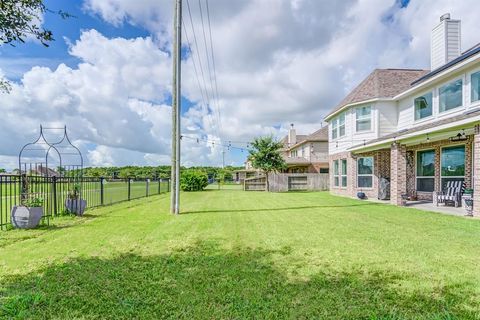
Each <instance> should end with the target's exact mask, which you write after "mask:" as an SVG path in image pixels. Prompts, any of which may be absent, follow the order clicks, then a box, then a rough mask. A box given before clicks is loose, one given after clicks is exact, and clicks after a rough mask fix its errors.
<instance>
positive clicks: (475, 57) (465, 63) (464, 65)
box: [393, 53, 480, 100]
mask: <svg viewBox="0 0 480 320" xmlns="http://www.w3.org/2000/svg"><path fill="white" fill-rule="evenodd" d="M479 57H480V53H478V54H475V55H473V56H471V57H470V58H468V59H466V60H464V61H462V62H460V63H458V64H455V65H453V66H451V67H450V68H448V69H445V70H443V71H442V72H440V73H438V74H436V75H434V76H433V77H431V78H429V79H427V80H425V81H423V82H420V83H419V84H417V85H416V86H414V87H411V88H410V89H408V90H406V91H404V92H402V93H399V94H398V95H396V96H395V97H393V100H400V99H402V98H404V97H406V96H408V95H410V94H411V93H413V92H415V91H417V90H420V89H422V88H424V87H426V86H429V85H431V84H433V83H434V82H436V81H439V80H441V79H442V78H444V77H446V76H449V75H451V74H452V73H453V72H455V71H460V70H461V69H462V68H467V67H469V65H470V64H473V63H475V62H478V61H476V60H479ZM433 71H435V70H433Z"/></svg>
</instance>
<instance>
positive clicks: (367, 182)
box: [357, 157, 373, 188]
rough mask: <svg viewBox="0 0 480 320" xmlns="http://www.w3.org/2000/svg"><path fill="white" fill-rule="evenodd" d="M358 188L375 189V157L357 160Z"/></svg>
mask: <svg viewBox="0 0 480 320" xmlns="http://www.w3.org/2000/svg"><path fill="white" fill-rule="evenodd" d="M357 187H358V188H372V187H373V157H362V158H358V160H357Z"/></svg>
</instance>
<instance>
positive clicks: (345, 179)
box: [341, 159, 347, 187]
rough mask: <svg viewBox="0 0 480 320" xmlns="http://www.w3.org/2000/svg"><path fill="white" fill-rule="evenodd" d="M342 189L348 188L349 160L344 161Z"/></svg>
mask: <svg viewBox="0 0 480 320" xmlns="http://www.w3.org/2000/svg"><path fill="white" fill-rule="evenodd" d="M341 161H342V187H346V186H347V159H342V160H341Z"/></svg>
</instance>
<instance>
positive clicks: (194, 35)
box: [187, 0, 218, 135]
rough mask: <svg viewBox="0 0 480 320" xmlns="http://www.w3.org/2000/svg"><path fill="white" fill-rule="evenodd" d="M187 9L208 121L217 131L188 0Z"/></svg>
mask: <svg viewBox="0 0 480 320" xmlns="http://www.w3.org/2000/svg"><path fill="white" fill-rule="evenodd" d="M187 9H188V16H189V18H190V24H191V27H192V33H193V40H194V43H195V48H196V51H195V53H196V54H197V58H198V62H199V67H200V71H201V74H202V80H203V86H204V88H205V94H206V97H207V106H206V107H207V114H208V116H209V117H210V122H211V124H212V127H214V128H215V129H216V130H217V131H218V128H217V126H215V125H214V121H213V120H212V116H211V113H210V110H209V105H210V101H211V99H210V95H209V94H208V89H207V83H206V80H205V73H204V71H203V64H202V59H201V58H200V49H199V46H198V41H197V34H196V32H195V26H194V23H193V18H192V11H191V8H190V1H189V0H187ZM207 59H208V56H207ZM217 135H218V132H217Z"/></svg>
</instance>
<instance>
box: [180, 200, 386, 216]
mask: <svg viewBox="0 0 480 320" xmlns="http://www.w3.org/2000/svg"><path fill="white" fill-rule="evenodd" d="M379 205H382V204H381V203H374V202H371V203H358V204H346V205H323V206H296V207H286V208H260V209H257V208H255V209H225V210H224V209H215V210H198V211H185V212H183V211H182V212H181V214H193V213H220V212H261V211H286V210H287V211H288V210H305V209H321V208H351V207H371V206H379Z"/></svg>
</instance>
